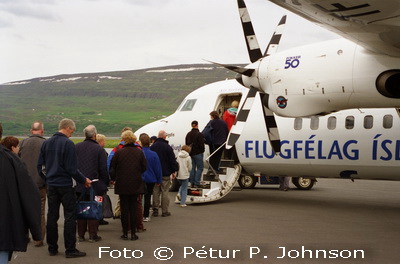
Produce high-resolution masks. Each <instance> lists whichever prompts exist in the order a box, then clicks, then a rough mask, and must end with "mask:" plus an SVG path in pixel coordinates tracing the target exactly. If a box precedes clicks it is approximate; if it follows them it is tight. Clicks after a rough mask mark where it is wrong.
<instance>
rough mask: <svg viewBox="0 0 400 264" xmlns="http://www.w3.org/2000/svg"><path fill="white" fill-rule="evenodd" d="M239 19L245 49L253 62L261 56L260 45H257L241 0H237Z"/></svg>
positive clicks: (251, 25) (245, 8)
mask: <svg viewBox="0 0 400 264" xmlns="http://www.w3.org/2000/svg"><path fill="white" fill-rule="evenodd" d="M237 3H238V7H239V14H240V20H241V21H242V27H243V33H244V37H245V40H246V45H247V51H248V53H249V57H250V61H251V62H255V61H258V60H259V59H261V58H262V53H261V49H260V46H259V45H258V41H257V37H256V34H255V33H254V29H253V24H252V23H251V19H250V16H249V12H248V11H247V7H246V4H245V3H244V1H243V0H238V1H237Z"/></svg>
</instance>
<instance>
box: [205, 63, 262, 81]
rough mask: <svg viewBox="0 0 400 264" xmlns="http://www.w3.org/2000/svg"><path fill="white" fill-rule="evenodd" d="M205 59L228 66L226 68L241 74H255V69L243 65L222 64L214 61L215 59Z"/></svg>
mask: <svg viewBox="0 0 400 264" xmlns="http://www.w3.org/2000/svg"><path fill="white" fill-rule="evenodd" d="M205 61H208V62H210V63H212V64H215V65H218V66H222V67H224V68H226V69H228V70H230V71H233V72H236V73H239V74H243V75H245V76H248V77H250V76H251V75H252V74H253V72H254V71H255V69H248V68H243V67H239V66H233V65H228V64H221V63H218V62H213V61H209V60H205Z"/></svg>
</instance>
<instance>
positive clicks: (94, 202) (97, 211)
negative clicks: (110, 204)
mask: <svg viewBox="0 0 400 264" xmlns="http://www.w3.org/2000/svg"><path fill="white" fill-rule="evenodd" d="M86 191H87V189H86V188H85V191H84V192H82V193H81V196H80V197H79V199H78V200H77V203H76V218H77V219H92V220H100V219H103V203H102V201H103V197H102V196H96V197H95V196H94V190H93V187H90V201H82V199H83V198H84V197H85V195H86Z"/></svg>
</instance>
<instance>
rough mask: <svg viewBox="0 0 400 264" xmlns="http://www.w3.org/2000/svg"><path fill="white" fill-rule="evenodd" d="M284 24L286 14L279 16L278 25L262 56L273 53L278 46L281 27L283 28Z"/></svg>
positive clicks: (281, 31)
mask: <svg viewBox="0 0 400 264" xmlns="http://www.w3.org/2000/svg"><path fill="white" fill-rule="evenodd" d="M285 24H286V16H283V17H282V18H281V21H279V24H278V26H277V27H276V29H275V32H274V34H273V35H272V37H271V40H270V41H269V43H268V46H267V49H266V50H265V53H264V57H265V56H269V55H272V54H275V53H276V51H277V50H278V47H279V42H280V40H281V37H282V33H283V29H284V28H285Z"/></svg>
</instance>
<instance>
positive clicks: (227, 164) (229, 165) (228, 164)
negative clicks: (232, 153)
mask: <svg viewBox="0 0 400 264" xmlns="http://www.w3.org/2000/svg"><path fill="white" fill-rule="evenodd" d="M234 165H235V161H234V160H227V159H222V160H221V161H220V163H219V167H220V168H233V167H234Z"/></svg>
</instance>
